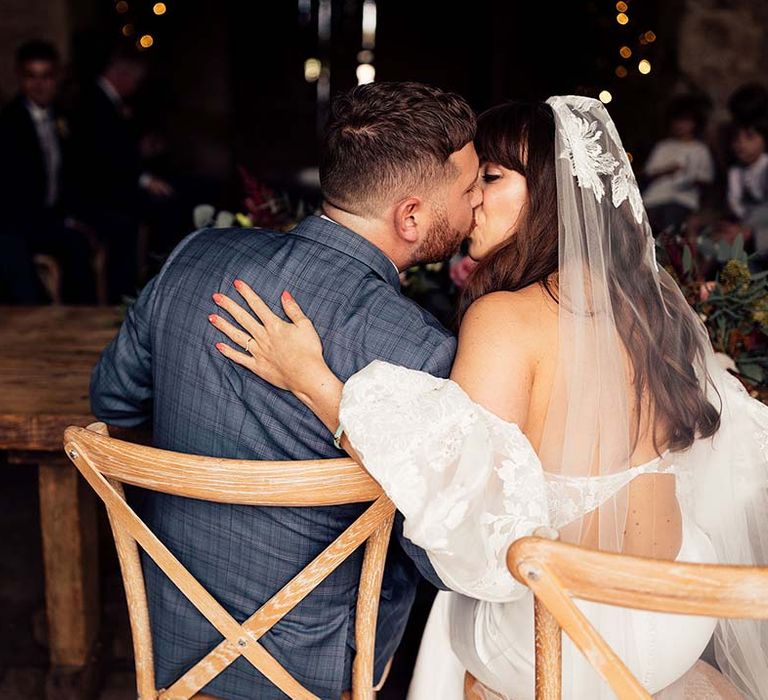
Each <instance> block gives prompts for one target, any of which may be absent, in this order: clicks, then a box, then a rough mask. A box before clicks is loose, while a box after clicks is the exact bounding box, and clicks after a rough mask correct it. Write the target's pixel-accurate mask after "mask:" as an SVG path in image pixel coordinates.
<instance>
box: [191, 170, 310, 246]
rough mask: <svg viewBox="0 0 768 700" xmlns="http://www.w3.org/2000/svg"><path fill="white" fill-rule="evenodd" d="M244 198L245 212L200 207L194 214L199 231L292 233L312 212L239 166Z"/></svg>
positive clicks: (201, 205) (302, 202)
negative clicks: (238, 229) (219, 229)
mask: <svg viewBox="0 0 768 700" xmlns="http://www.w3.org/2000/svg"><path fill="white" fill-rule="evenodd" d="M238 172H239V174H240V179H241V182H242V187H243V192H244V197H243V200H242V208H243V211H238V212H234V213H233V212H230V211H227V210H220V211H218V212H217V211H216V208H215V207H214V206H213V205H211V204H198V205H197V206H196V207H195V209H194V211H193V213H192V216H193V219H194V225H195V228H206V227H213V228H231V227H233V226H235V227H240V228H270V229H274V230H277V231H290V230H291V229H292V228H294V227H295V226H296V225H297V224H298V223H299V222H300V221H301V220H302V219H304V218H305V217H306V216H307V214H308V213H309V212H310V211H311V210H310V208H309V207H308V206H307V204H306V203H305V202H304V201H303V200H299V201H298V203H296V204H295V205H294V204H292V202H291V200H290V198H289V197H288V195H287V194H285V193H284V192H283V193H278V192H276V191H275V190H273V189H272V188H271V187H269V186H268V185H266V184H265V183H263V182H261V181H260V180H257V179H256V178H255V177H254V176H253V175H252V174H251V173H250V172H248V170H246V169H245V168H244V167H242V166H239V167H238Z"/></svg>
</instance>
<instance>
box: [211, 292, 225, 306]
mask: <svg viewBox="0 0 768 700" xmlns="http://www.w3.org/2000/svg"><path fill="white" fill-rule="evenodd" d="M223 298H224V297H223V296H222V295H221V294H218V293H216V294H214V295H213V300H214V301H215V302H216V303H217V304H221V300H222V299H223Z"/></svg>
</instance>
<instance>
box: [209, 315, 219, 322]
mask: <svg viewBox="0 0 768 700" xmlns="http://www.w3.org/2000/svg"><path fill="white" fill-rule="evenodd" d="M208 320H209V321H210V322H211V323H216V321H218V320H219V317H218V316H217V315H216V314H211V315H210V316H209V317H208Z"/></svg>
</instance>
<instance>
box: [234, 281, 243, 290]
mask: <svg viewBox="0 0 768 700" xmlns="http://www.w3.org/2000/svg"><path fill="white" fill-rule="evenodd" d="M234 284H235V289H241V288H242V286H243V282H242V280H235V282H234Z"/></svg>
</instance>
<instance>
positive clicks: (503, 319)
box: [461, 284, 557, 341]
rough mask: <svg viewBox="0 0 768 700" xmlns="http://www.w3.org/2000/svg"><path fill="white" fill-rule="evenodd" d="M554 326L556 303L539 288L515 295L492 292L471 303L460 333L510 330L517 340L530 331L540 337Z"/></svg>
mask: <svg viewBox="0 0 768 700" xmlns="http://www.w3.org/2000/svg"><path fill="white" fill-rule="evenodd" d="M550 324H552V325H554V326H556V325H557V303H556V302H555V301H554V299H552V297H551V296H550V295H549V293H548V292H547V291H546V290H545V289H544V288H543V287H542V286H541V285H538V284H536V285H531V286H528V287H525V288H524V289H520V290H517V291H514V292H492V293H491V294H486V295H484V296H482V297H480V298H479V299H477V300H476V301H474V302H473V303H472V305H471V306H470V307H469V308H468V309H467V312H466V314H465V315H464V319H463V321H462V324H461V326H462V332H472V333H475V332H478V331H479V332H484V331H485V332H488V331H490V332H493V331H494V330H507V331H508V330H512V329H514V330H515V331H516V333H515V335H516V337H517V339H518V341H519V340H520V339H521V335H523V336H524V335H527V334H528V333H529V332H530V333H531V334H532V335H533V336H534V337H540V336H541V332H542V330H544V328H545V327H546V326H548V325H550Z"/></svg>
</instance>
